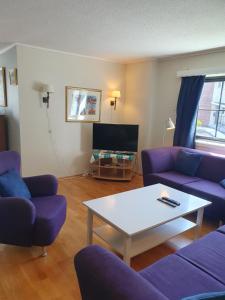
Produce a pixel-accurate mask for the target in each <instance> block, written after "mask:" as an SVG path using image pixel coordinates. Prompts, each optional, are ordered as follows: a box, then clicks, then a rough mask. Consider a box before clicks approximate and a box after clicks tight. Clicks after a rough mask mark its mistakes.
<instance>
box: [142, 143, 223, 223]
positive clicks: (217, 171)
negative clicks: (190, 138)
mask: <svg viewBox="0 0 225 300" xmlns="http://www.w3.org/2000/svg"><path fill="white" fill-rule="evenodd" d="M180 149H185V150H188V151H190V152H197V153H201V154H202V156H203V157H202V160H201V163H200V166H199V168H198V170H197V173H196V176H195V177H191V176H187V175H184V174H182V173H178V172H176V171H175V170H174V165H175V160H176V157H177V154H178V152H179V151H180ZM142 168H143V180H144V185H145V186H147V185H152V184H156V183H162V184H165V185H168V186H170V187H173V188H175V189H178V190H180V191H183V192H186V193H189V194H192V195H194V196H198V197H201V198H204V199H206V200H209V201H211V202H212V205H210V206H208V207H207V208H206V209H205V216H206V217H209V218H211V219H215V220H217V221H220V220H221V221H223V222H225V189H224V188H223V187H222V186H221V185H220V184H219V182H220V181H221V180H222V179H225V157H223V156H220V155H214V154H210V153H208V152H204V151H199V150H195V149H188V148H182V147H165V148H157V149H150V150H143V151H142Z"/></svg>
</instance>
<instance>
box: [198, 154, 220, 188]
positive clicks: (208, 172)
mask: <svg viewBox="0 0 225 300" xmlns="http://www.w3.org/2000/svg"><path fill="white" fill-rule="evenodd" d="M196 176H198V177H200V178H202V179H206V180H211V181H214V182H217V183H218V182H220V181H221V180H223V179H224V178H225V156H224V155H219V154H211V153H206V152H205V153H204V154H203V157H202V160H201V163H200V166H199V168H198V171H197V173H196Z"/></svg>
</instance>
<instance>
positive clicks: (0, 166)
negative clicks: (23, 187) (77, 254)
mask: <svg viewBox="0 0 225 300" xmlns="http://www.w3.org/2000/svg"><path fill="white" fill-rule="evenodd" d="M10 169H15V170H17V171H20V156H19V154H18V153H16V152H14V151H5V152H0V174H3V173H5V172H7V171H8V170H10ZM24 181H25V182H26V184H27V186H28V188H29V190H30V193H31V196H32V198H31V200H29V199H25V198H17V197H1V196H0V243H3V244H11V245H18V246H28V247H29V246H32V245H34V246H41V247H45V246H48V245H50V244H51V243H52V242H53V241H54V240H55V238H56V236H57V235H58V233H59V231H60V229H61V227H62V225H63V223H64V221H65V218H66V199H65V197H64V196H60V195H56V193H57V187H58V183H57V179H56V178H55V177H54V176H52V175H42V176H33V177H27V178H24Z"/></svg>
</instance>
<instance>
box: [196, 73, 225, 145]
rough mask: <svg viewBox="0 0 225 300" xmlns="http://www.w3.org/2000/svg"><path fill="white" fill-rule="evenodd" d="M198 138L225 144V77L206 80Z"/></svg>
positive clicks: (198, 119) (200, 108)
mask: <svg viewBox="0 0 225 300" xmlns="http://www.w3.org/2000/svg"><path fill="white" fill-rule="evenodd" d="M196 138H197V139H207V140H218V141H224V142H225V77H223V78H210V79H206V81H205V83H204V87H203V90H202V94H201V98H200V102H199V109H198V118H197V127H196Z"/></svg>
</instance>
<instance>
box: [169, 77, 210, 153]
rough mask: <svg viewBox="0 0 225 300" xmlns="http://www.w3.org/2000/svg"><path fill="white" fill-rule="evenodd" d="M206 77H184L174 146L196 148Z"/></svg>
mask: <svg viewBox="0 0 225 300" xmlns="http://www.w3.org/2000/svg"><path fill="white" fill-rule="evenodd" d="M204 81H205V76H190V77H183V78H182V82H181V88H180V93H179V97H178V102H177V118H176V128H175V133H174V139H173V145H174V146H182V147H188V148H194V146H195V129H196V121H197V113H198V103H199V99H200V96H201V92H202V88H203V85H204Z"/></svg>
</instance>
